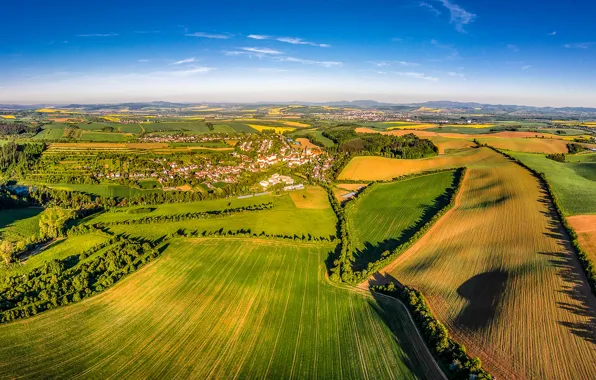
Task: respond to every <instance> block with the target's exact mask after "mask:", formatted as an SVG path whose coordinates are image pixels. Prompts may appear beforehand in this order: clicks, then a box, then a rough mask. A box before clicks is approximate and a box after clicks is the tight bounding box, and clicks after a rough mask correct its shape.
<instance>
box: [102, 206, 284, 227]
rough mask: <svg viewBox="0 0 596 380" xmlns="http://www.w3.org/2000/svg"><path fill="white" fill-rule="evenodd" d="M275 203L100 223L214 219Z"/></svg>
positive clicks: (127, 223) (149, 222)
mask: <svg viewBox="0 0 596 380" xmlns="http://www.w3.org/2000/svg"><path fill="white" fill-rule="evenodd" d="M274 206H275V205H274V204H273V202H268V203H261V204H257V205H249V206H242V207H236V208H228V209H224V210H209V211H201V212H188V213H185V214H168V215H154V216H145V217H142V218H139V219H126V220H118V221H113V222H101V223H98V225H102V226H112V225H131V224H152V223H172V222H181V221H184V220H194V219H212V218H218V217H226V216H229V215H232V214H236V213H241V212H253V211H263V210H271V209H272V208H273V207H274Z"/></svg>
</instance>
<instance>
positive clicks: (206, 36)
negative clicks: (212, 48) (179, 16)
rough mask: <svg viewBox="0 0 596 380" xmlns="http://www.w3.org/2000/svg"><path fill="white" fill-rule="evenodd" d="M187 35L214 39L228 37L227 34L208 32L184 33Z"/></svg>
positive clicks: (225, 38)
mask: <svg viewBox="0 0 596 380" xmlns="http://www.w3.org/2000/svg"><path fill="white" fill-rule="evenodd" d="M184 35H185V36H187V37H200V38H211V39H216V40H227V39H228V38H230V36H229V35H227V34H210V33H205V32H195V33H185V34H184Z"/></svg>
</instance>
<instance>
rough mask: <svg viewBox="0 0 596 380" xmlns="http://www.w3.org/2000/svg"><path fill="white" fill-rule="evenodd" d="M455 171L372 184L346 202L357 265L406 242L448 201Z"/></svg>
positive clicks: (365, 262) (358, 267) (360, 266)
mask: <svg viewBox="0 0 596 380" xmlns="http://www.w3.org/2000/svg"><path fill="white" fill-rule="evenodd" d="M453 179H454V172H453V171H449V172H442V173H437V174H431V175H425V176H422V177H415V178H411V179H407V180H403V181H397V182H391V183H381V184H375V185H372V187H371V188H369V189H368V190H366V191H365V193H364V194H362V196H361V197H358V198H357V199H356V200H355V201H353V202H350V203H348V205H347V206H346V217H347V218H348V226H349V231H350V237H351V239H352V241H353V245H354V249H356V252H357V253H356V255H355V256H356V257H355V258H356V262H355V268H356V269H364V268H366V265H367V264H368V263H369V262H374V261H376V260H378V259H379V258H380V257H381V254H382V253H383V251H385V250H389V251H391V250H393V249H395V248H396V247H397V246H399V245H400V244H402V243H405V242H406V241H407V240H408V239H409V238H410V237H412V235H414V233H416V231H417V230H419V229H420V227H422V225H423V224H425V223H426V222H427V221H428V220H429V219H430V218H432V217H433V216H434V215H435V214H436V213H437V212H438V211H439V210H440V209H442V208H443V207H444V206H445V205H446V203H447V202H448V201H449V200H448V198H447V197H446V196H445V195H446V190H447V189H448V188H449V187H450V186H451V184H452V182H453Z"/></svg>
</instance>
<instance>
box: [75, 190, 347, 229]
mask: <svg viewBox="0 0 596 380" xmlns="http://www.w3.org/2000/svg"><path fill="white" fill-rule="evenodd" d="M316 189H317V190H315V191H316V192H317V193H319V196H313V195H312V194H309V192H310V193H312V192H313V190H310V189H305V190H301V191H297V192H293V193H291V194H288V193H283V194H282V195H280V196H259V197H254V198H247V199H243V200H239V199H225V200H217V201H204V202H197V203H191V204H177V205H160V206H157V209H156V210H155V211H153V212H151V213H149V214H142V216H151V215H166V214H183V213H187V212H200V211H207V210H210V209H211V210H214V209H222V208H225V207H227V204H228V202H231V206H230V207H240V206H243V205H248V204H260V203H267V202H269V201H271V202H273V203H274V205H275V206H274V207H273V209H271V210H264V211H257V212H247V213H237V214H233V215H230V216H227V217H225V218H213V219H195V220H183V221H178V222H167V223H154V224H136V225H112V226H109V228H110V230H111V231H112V232H114V233H125V234H130V235H132V236H141V237H145V238H148V239H158V238H160V237H161V236H163V235H166V234H168V233H172V232H176V231H178V230H180V229H183V230H190V231H195V230H198V231H216V230H219V229H224V230H226V231H227V230H233V231H236V230H239V229H250V230H251V231H252V232H253V233H257V234H260V233H261V232H265V233H266V234H271V235H287V236H294V234H296V235H298V236H301V235H303V234H304V235H305V236H308V234H310V235H312V236H316V237H329V236H334V235H335V233H336V223H337V218H336V216H335V213H334V212H333V210H332V209H331V206H330V205H329V202H328V200H327V199H326V194H325V192H324V190H322V189H320V188H316ZM303 196H305V197H306V198H305V197H303ZM294 197H295V199H296V200H294V199H293V198H294ZM321 197H322V199H323V201H321ZM310 199H312V201H311V200H310ZM317 199H318V200H317ZM153 213H156V214H153ZM139 217H141V216H138V215H137V214H128V213H125V212H120V213H114V214H109V213H106V214H102V215H100V216H98V217H97V218H96V219H91V220H88V221H87V223H96V222H100V221H104V222H107V221H108V220H109V221H112V222H113V221H117V220H129V219H136V218H139Z"/></svg>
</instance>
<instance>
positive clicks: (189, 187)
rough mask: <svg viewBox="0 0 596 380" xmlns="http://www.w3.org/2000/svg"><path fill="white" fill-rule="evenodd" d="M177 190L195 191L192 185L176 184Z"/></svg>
mask: <svg viewBox="0 0 596 380" xmlns="http://www.w3.org/2000/svg"><path fill="white" fill-rule="evenodd" d="M176 190H180V191H193V190H192V187H191V186H190V185H182V186H176Z"/></svg>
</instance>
